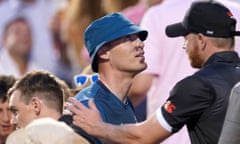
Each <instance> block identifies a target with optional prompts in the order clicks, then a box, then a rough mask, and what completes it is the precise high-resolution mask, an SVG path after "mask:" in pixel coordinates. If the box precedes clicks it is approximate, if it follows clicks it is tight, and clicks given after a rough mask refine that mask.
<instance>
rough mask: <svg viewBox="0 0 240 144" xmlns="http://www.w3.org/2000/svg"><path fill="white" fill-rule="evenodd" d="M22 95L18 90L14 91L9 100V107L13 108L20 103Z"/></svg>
mask: <svg viewBox="0 0 240 144" xmlns="http://www.w3.org/2000/svg"><path fill="white" fill-rule="evenodd" d="M21 95H22V93H21V92H20V91H19V90H15V91H14V92H13V93H12V94H11V96H10V98H9V106H10V107H11V106H14V105H18V104H20V103H22V101H21V100H20V97H21Z"/></svg>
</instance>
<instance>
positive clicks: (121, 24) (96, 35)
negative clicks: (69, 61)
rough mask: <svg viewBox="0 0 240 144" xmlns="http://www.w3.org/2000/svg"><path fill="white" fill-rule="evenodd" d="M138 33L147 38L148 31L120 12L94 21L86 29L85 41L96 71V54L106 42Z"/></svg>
mask: <svg viewBox="0 0 240 144" xmlns="http://www.w3.org/2000/svg"><path fill="white" fill-rule="evenodd" d="M136 33H138V35H139V38H140V40H141V41H144V40H145V39H146V38H147V35H148V32H147V31H146V30H142V29H141V28H140V27H139V26H137V25H136V24H133V23H132V22H130V21H129V20H128V19H127V18H126V17H124V16H123V15H122V14H120V13H112V14H108V15H106V16H104V17H101V18H99V19H97V20H95V21H93V22H92V23H91V24H90V25H89V26H88V27H87V29H86V30H85V33H84V41H85V45H86V47H87V50H88V52H89V55H90V58H91V66H92V69H93V71H94V72H98V64H97V63H96V62H95V61H96V60H95V56H96V54H97V52H98V50H99V49H100V48H101V47H102V46H103V45H105V44H107V43H109V42H111V41H113V40H116V39H118V38H121V37H124V36H127V35H131V34H136Z"/></svg>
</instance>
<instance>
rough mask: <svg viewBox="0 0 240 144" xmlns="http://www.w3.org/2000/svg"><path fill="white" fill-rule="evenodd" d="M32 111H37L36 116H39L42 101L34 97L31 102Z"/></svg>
mask: <svg viewBox="0 0 240 144" xmlns="http://www.w3.org/2000/svg"><path fill="white" fill-rule="evenodd" d="M30 105H31V106H32V109H33V110H34V111H35V114H36V115H37V116H38V115H40V113H41V100H40V99H39V98H37V97H33V98H32V99H31V101H30Z"/></svg>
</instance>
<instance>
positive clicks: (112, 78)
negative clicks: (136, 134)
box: [73, 13, 147, 143]
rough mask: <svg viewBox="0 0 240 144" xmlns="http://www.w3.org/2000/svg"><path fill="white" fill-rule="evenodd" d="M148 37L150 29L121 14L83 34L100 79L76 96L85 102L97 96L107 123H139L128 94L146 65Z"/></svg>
mask: <svg viewBox="0 0 240 144" xmlns="http://www.w3.org/2000/svg"><path fill="white" fill-rule="evenodd" d="M146 38H147V31H145V30H142V29H140V27H138V26H137V25H135V24H133V23H132V22H130V21H129V20H128V19H127V18H125V17H124V16H123V15H122V14H120V13H112V14H109V15H106V16H104V17H102V18H99V19H97V20H95V21H94V22H92V23H91V24H90V25H89V26H88V27H87V29H86V31H85V33H84V40H85V45H86V48H87V50H88V52H89V55H90V58H91V67H92V70H93V71H94V72H98V75H99V80H97V81H96V82H95V83H93V84H91V85H90V86H89V87H87V88H85V89H83V90H81V91H80V92H79V93H78V94H77V95H76V96H75V98H76V99H77V100H78V101H81V102H82V103H84V104H85V105H87V104H88V99H89V98H94V101H95V103H96V106H97V108H98V109H99V111H100V113H101V117H102V118H103V120H104V121H105V122H108V123H112V124H117V125H120V124H126V123H136V122H137V119H136V116H135V114H134V110H133V106H132V104H131V102H130V101H129V99H128V97H127V94H128V90H129V89H130V86H131V84H132V81H133V78H134V77H135V75H136V74H138V73H139V72H141V71H143V70H144V69H145V68H146V67H147V64H146V63H145V60H144V49H143V48H144V43H143V41H144V40H145V39H146ZM73 118H74V117H73ZM97 142H98V143H101V142H100V141H99V140H97Z"/></svg>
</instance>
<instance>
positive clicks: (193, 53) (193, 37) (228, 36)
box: [67, 1, 240, 144]
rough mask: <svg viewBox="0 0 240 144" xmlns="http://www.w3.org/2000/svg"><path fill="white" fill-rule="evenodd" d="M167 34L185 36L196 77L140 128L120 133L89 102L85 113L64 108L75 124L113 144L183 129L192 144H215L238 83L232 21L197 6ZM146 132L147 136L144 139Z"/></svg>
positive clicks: (215, 9)
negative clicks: (187, 132)
mask: <svg viewBox="0 0 240 144" xmlns="http://www.w3.org/2000/svg"><path fill="white" fill-rule="evenodd" d="M166 33H167V35H168V36H169V37H177V36H184V39H185V42H184V48H185V49H186V53H187V54H188V57H189V60H190V63H191V66H192V67H195V68H199V69H200V70H199V71H198V72H196V73H195V74H193V75H191V76H189V77H186V78H184V79H182V80H181V81H179V82H178V83H177V84H176V85H175V86H174V88H173V89H172V91H171V93H170V96H169V98H168V99H167V100H166V102H165V104H163V105H162V107H160V108H158V109H157V111H156V112H155V114H154V115H152V116H151V117H150V118H149V119H148V120H147V121H144V122H142V123H140V124H129V125H123V126H121V127H120V126H114V125H111V124H107V123H104V122H103V121H102V120H100V116H99V112H98V111H97V109H96V107H95V105H94V103H93V101H92V100H91V101H90V104H89V107H90V109H88V108H86V107H84V106H83V105H82V104H81V103H79V102H77V101H76V100H74V99H70V102H72V103H73V106H70V105H68V106H67V107H68V109H69V110H71V111H72V112H73V113H74V114H75V115H74V117H73V119H74V124H76V125H78V126H80V127H82V128H83V129H85V130H86V131H87V132H88V133H90V134H92V135H95V136H98V137H101V138H105V139H107V140H112V141H115V142H117V143H156V142H161V141H163V140H164V139H166V138H167V137H169V136H170V135H172V134H174V133H176V132H177V131H178V130H180V129H181V128H182V127H183V125H185V124H186V125H187V127H188V131H189V135H190V139H191V142H192V143H193V144H197V143H201V144H216V143H217V142H218V139H219V136H220V132H221V129H222V125H223V120H224V117H225V113H226V110H227V103H228V98H229V95H230V91H231V88H232V87H233V85H234V84H236V83H237V82H238V81H239V80H240V71H239V69H238V66H239V64H240V58H239V57H238V54H237V53H236V52H234V48H233V47H234V36H240V31H236V19H235V18H234V16H233V15H232V13H231V12H230V11H229V9H227V8H226V7H225V6H223V5H222V4H220V3H217V2H208V1H198V2H194V3H193V4H192V5H191V8H190V9H189V11H188V13H186V15H185V18H184V20H183V22H180V23H176V24H172V25H168V26H167V28H166ZM97 115H98V116H97ZM106 129H107V130H108V131H104V130H106ZM146 131H147V132H150V133H149V134H147V135H146Z"/></svg>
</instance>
